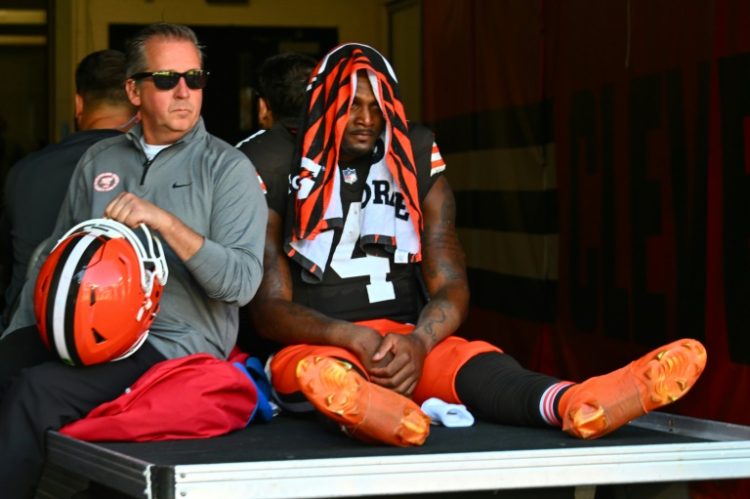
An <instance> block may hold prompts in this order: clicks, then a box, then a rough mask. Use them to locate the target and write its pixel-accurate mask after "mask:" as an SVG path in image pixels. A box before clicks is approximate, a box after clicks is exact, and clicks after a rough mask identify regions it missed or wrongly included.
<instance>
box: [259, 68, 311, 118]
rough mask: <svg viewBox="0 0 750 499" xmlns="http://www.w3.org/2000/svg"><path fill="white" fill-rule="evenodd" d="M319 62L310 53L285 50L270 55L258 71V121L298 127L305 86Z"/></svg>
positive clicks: (303, 102)
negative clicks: (286, 51)
mask: <svg viewBox="0 0 750 499" xmlns="http://www.w3.org/2000/svg"><path fill="white" fill-rule="evenodd" d="M316 64H317V62H316V61H315V59H313V58H312V57H308V56H306V55H301V54H294V53H284V54H279V55H275V56H272V57H269V58H268V59H266V60H265V61H264V62H263V64H261V66H260V69H259V70H258V94H259V99H258V121H259V123H260V126H261V128H266V129H268V128H271V127H272V126H273V125H274V123H281V124H282V125H284V126H285V127H287V128H297V126H298V125H299V120H300V117H301V115H302V110H303V107H304V104H305V89H306V88H307V82H308V80H309V79H310V73H311V72H312V70H313V69H314V68H315V65H316Z"/></svg>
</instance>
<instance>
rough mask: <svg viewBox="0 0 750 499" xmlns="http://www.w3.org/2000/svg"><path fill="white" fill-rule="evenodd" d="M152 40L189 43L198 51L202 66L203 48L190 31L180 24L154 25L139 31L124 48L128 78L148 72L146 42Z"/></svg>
mask: <svg viewBox="0 0 750 499" xmlns="http://www.w3.org/2000/svg"><path fill="white" fill-rule="evenodd" d="M152 38H164V39H167V40H182V41H187V42H191V43H192V44H193V45H195V47H196V48H197V49H198V54H199V56H200V59H201V67H202V66H203V46H202V45H201V44H200V43H199V42H198V37H197V36H195V32H194V31H193V30H192V29H190V28H188V27H187V26H183V25H181V24H170V23H156V24H150V25H148V26H146V27H145V28H143V29H141V30H140V31H139V32H138V33H137V34H136V35H135V36H134V37H133V38H131V39H130V41H129V42H128V44H127V48H126V54H127V74H128V76H131V75H134V74H136V73H141V72H143V71H146V70H148V60H147V58H146V42H147V41H149V40H150V39H152Z"/></svg>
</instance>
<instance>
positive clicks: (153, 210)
mask: <svg viewBox="0 0 750 499" xmlns="http://www.w3.org/2000/svg"><path fill="white" fill-rule="evenodd" d="M104 216H105V217H107V218H111V219H112V220H115V221H117V222H120V223H122V224H125V225H127V226H128V227H130V228H132V229H135V228H137V227H138V225H140V224H142V223H143V224H146V226H148V227H149V228H150V229H152V230H156V231H160V230H161V229H162V228H163V227H164V226H165V224H167V223H169V222H168V221H169V218H170V217H171V215H170V214H169V213H168V212H166V211H164V210H162V209H161V208H159V207H158V206H156V205H155V204H153V203H150V202H149V201H146V200H145V199H141V198H139V197H138V196H136V195H135V194H133V193H130V192H122V193H120V194H118V195H117V197H116V198H114V199H113V200H112V201H110V202H109V204H108V205H107V207H106V208H104Z"/></svg>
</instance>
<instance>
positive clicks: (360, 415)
mask: <svg viewBox="0 0 750 499" xmlns="http://www.w3.org/2000/svg"><path fill="white" fill-rule="evenodd" d="M296 375H297V380H298V381H299V385H300V389H301V390H302V393H304V394H305V396H306V397H307V399H308V400H309V401H310V402H311V403H312V404H313V405H314V406H315V408H316V409H318V410H319V411H320V412H322V413H323V414H325V415H326V416H328V417H330V418H331V419H333V420H334V421H336V422H337V423H338V424H340V425H341V427H342V429H343V430H344V432H345V433H347V434H348V435H350V436H353V437H356V438H358V439H360V440H365V441H369V442H373V441H374V442H382V443H386V444H390V445H397V446H400V447H407V446H410V445H422V444H423V443H424V441H425V440H426V439H427V436H428V435H429V434H430V418H429V417H428V416H427V415H425V414H424V413H423V412H422V410H421V409H420V408H419V406H418V405H417V404H416V403H414V402H413V401H412V400H410V399H408V398H406V397H404V396H403V395H400V394H398V393H396V392H394V391H391V390H388V389H387V388H383V387H382V386H379V385H376V384H375V383H371V382H369V381H367V380H365V379H364V378H363V377H362V376H361V375H360V374H359V373H358V372H357V371H356V370H354V369H353V368H352V366H351V365H350V364H348V363H347V362H344V361H341V360H336V359H333V358H331V357H321V356H309V357H305V358H304V359H302V360H301V361H299V363H298V364H297V371H296Z"/></svg>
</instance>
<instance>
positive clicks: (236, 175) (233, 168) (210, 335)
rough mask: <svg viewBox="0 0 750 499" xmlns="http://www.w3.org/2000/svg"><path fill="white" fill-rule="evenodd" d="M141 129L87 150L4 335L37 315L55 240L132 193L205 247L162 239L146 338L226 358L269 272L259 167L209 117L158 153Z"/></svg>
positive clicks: (168, 352) (168, 353)
mask: <svg viewBox="0 0 750 499" xmlns="http://www.w3.org/2000/svg"><path fill="white" fill-rule="evenodd" d="M141 137H142V129H141V127H140V125H139V126H136V127H134V128H133V129H131V130H130V132H128V133H127V134H124V135H122V136H120V137H114V138H112V139H106V140H102V141H100V142H98V143H97V144H95V145H94V146H92V147H91V148H90V149H89V150H88V151H86V153H85V154H84V155H83V157H82V158H81V160H80V161H79V163H78V165H77V167H76V170H75V173H74V174H73V177H72V179H71V181H70V185H69V186H68V193H67V196H66V198H65V201H64V202H63V206H62V208H61V211H60V215H59V216H58V219H57V223H56V225H55V229H54V232H53V234H52V239H51V243H50V245H49V247H48V248H47V251H45V252H44V253H43V254H42V257H41V258H40V259H39V261H38V262H37V264H36V268H35V272H34V274H33V276H32V277H31V278H30V279H29V280H28V281H27V282H26V284H25V286H24V290H23V297H22V301H21V304H20V306H19V309H18V311H17V312H16V314H15V315H14V316H13V319H12V321H11V324H10V325H9V326H8V328H7V329H6V331H5V333H4V334H8V333H10V332H12V331H14V330H16V329H19V328H21V327H25V326H29V325H32V324H34V323H35V320H34V312H33V292H34V283H35V281H36V274H37V273H38V270H39V268H40V266H41V263H42V262H43V260H44V258H45V257H46V255H47V254H48V253H49V251H50V250H51V247H52V245H53V244H54V243H55V242H56V241H57V240H58V239H59V238H60V237H61V236H62V235H63V234H64V233H65V232H66V231H67V230H68V229H69V228H70V227H72V226H73V225H75V224H77V223H80V222H82V221H84V220H88V219H91V218H99V217H102V216H103V213H104V208H105V207H106V206H107V204H108V203H109V202H110V201H111V200H112V199H114V198H115V196H117V195H118V194H119V193H121V192H124V191H126V192H132V193H133V194H135V195H137V196H139V197H141V198H143V199H145V200H147V201H150V202H152V203H154V204H155V205H157V206H159V207H161V208H162V209H164V210H167V211H169V212H171V213H172V214H174V215H175V216H177V217H178V218H179V219H180V220H182V222H183V223H185V224H186V225H187V226H188V227H190V228H191V229H193V230H194V231H195V232H197V233H198V234H201V235H202V236H204V243H203V245H202V247H201V248H200V250H198V252H197V253H196V254H195V255H193V256H192V257H191V258H190V259H189V260H187V261H185V262H183V261H181V260H180V259H179V258H178V257H177V255H176V254H175V253H174V252H173V251H172V249H171V248H169V247H168V246H167V245H166V244H164V252H165V256H166V259H167V264H168V266H169V280H168V282H167V285H166V287H165V288H164V293H163V295H162V299H161V302H160V311H159V313H158V315H157V316H156V319H155V320H154V322H153V324H152V326H151V329H150V333H149V339H148V341H150V342H151V343H152V344H153V345H154V347H156V349H157V350H159V351H160V352H161V353H162V354H163V355H164V356H165V357H167V358H175V357H180V356H183V355H188V354H192V353H197V352H207V353H210V354H213V355H215V356H217V357H219V358H226V357H227V355H228V354H229V352H230V350H231V348H232V347H233V346H234V344H235V341H236V338H237V327H238V319H239V318H238V308H239V307H240V306H242V305H244V304H246V303H248V302H249V301H250V299H251V298H252V297H253V295H254V294H255V291H256V290H257V289H258V286H259V284H260V281H261V278H262V273H263V246H264V242H265V230H266V220H267V217H268V212H267V207H266V201H265V199H264V195H263V192H262V191H261V188H260V183H259V180H258V176H257V173H256V172H255V168H254V167H253V165H252V164H251V163H250V161H249V160H248V159H247V157H246V156H245V155H244V154H242V153H241V152H240V151H238V150H237V149H235V148H234V147H232V146H231V145H229V144H227V143H226V142H224V141H222V140H220V139H218V138H217V137H214V136H213V135H211V134H209V133H208V132H206V129H205V127H204V125H203V120H202V119H201V120H199V121H198V123H197V124H196V126H195V127H194V128H193V129H192V130H191V131H190V132H188V133H187V134H186V135H185V136H184V137H183V138H182V139H181V140H180V141H178V142H176V143H175V144H173V145H171V146H169V147H167V148H165V149H163V150H162V151H160V152H159V153H158V154H157V155H156V156H155V157H154V158H153V159H152V160H151V161H149V160H147V158H146V156H145V154H144V152H143V149H142V147H141V145H140V140H141ZM112 183H115V185H114V188H111V187H112ZM107 189H110V190H107ZM162 242H163V243H164V241H162Z"/></svg>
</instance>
